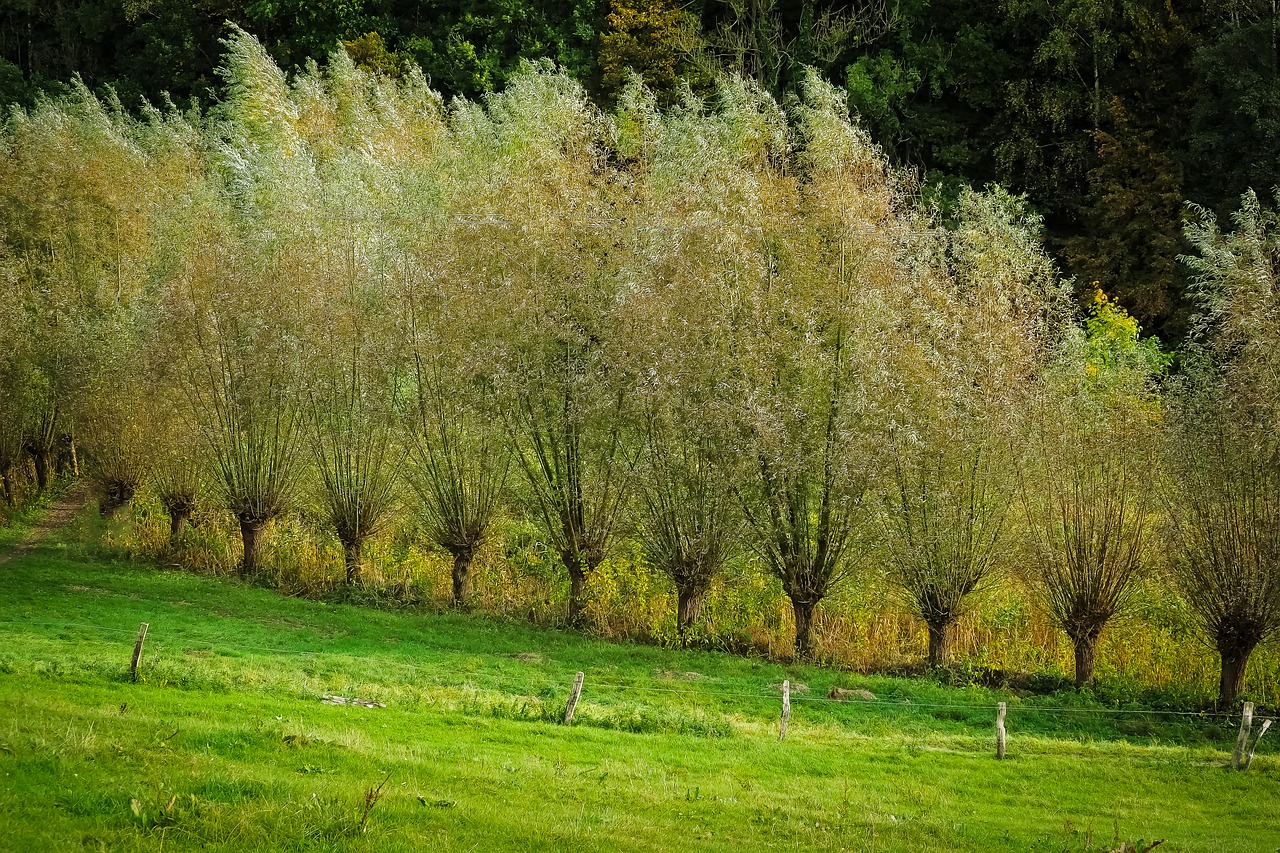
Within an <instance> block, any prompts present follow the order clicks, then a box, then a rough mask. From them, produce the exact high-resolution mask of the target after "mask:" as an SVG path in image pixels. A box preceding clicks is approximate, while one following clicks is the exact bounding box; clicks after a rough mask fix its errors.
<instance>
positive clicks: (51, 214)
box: [0, 84, 180, 489]
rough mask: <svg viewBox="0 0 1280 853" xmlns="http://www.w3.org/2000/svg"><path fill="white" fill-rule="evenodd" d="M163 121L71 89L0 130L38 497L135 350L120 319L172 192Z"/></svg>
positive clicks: (0, 263)
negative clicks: (117, 364)
mask: <svg viewBox="0 0 1280 853" xmlns="http://www.w3.org/2000/svg"><path fill="white" fill-rule="evenodd" d="M165 124H166V118H165V117H163V116H160V115H159V114H157V113H155V112H154V111H153V112H152V113H151V114H150V115H149V116H148V117H147V118H146V120H142V121H139V120H137V119H134V118H132V117H130V116H128V115H127V114H125V113H124V111H123V109H122V108H121V107H120V105H119V104H118V103H111V102H108V103H104V102H103V101H101V100H99V99H98V98H96V97H95V96H94V95H92V94H91V93H90V92H89V91H88V90H87V89H86V88H85V87H84V86H82V85H78V84H77V85H76V86H75V87H73V92H72V94H71V96H70V97H68V98H66V99H63V100H61V101H47V102H44V103H42V104H40V105H39V106H38V107H36V108H35V109H34V110H32V111H31V112H23V111H21V110H15V111H13V112H12V113H10V114H9V115H8V117H7V120H6V122H5V126H4V131H3V134H2V138H0V150H3V151H4V156H3V157H0V267H2V268H3V270H4V279H5V288H6V291H7V292H6V294H5V296H6V297H7V298H6V300H5V304H6V309H7V310H8V311H9V312H11V314H10V317H11V319H12V320H13V321H14V322H15V324H16V328H15V331H17V332H19V333H20V334H21V337H22V341H23V343H22V344H21V345H17V343H18V342H17V341H15V342H14V344H15V346H14V353H15V354H16V353H19V352H20V353H21V367H20V370H19V373H20V374H21V375H22V377H23V378H22V384H23V385H24V386H25V390H24V393H22V395H21V399H22V400H23V404H22V406H21V408H22V409H23V412H24V420H25V427H24V429H23V432H24V445H25V450H26V452H27V453H28V454H29V456H30V457H31V459H32V460H33V462H34V465H35V472H36V479H37V485H38V487H39V488H40V489H44V488H46V487H47V486H48V484H49V481H50V478H51V476H52V475H53V473H54V468H55V465H56V462H57V456H58V455H59V454H60V451H63V450H64V449H65V451H66V453H65V454H63V455H66V456H68V457H69V454H70V452H71V451H72V450H73V448H74V435H75V432H76V421H77V418H78V417H79V416H81V415H83V414H85V413H89V412H93V411H94V409H95V407H96V406H98V404H100V403H102V404H106V405H110V400H107V399H105V398H106V397H109V396H111V392H110V391H109V388H110V381H109V376H107V375H106V374H107V372H108V371H109V370H110V369H111V367H112V362H111V357H118V356H121V355H124V356H125V357H126V358H127V354H128V352H129V351H131V350H132V349H133V348H134V345H133V342H132V341H131V340H130V339H129V335H128V334H127V333H128V325H129V324H128V314H129V310H130V306H131V304H132V302H133V300H134V299H135V298H136V296H137V295H138V293H139V291H140V289H141V287H142V285H143V284H144V282H145V280H146V267H147V264H148V262H149V260H150V248H151V246H150V239H151V223H152V222H153V219H154V217H155V215H156V209H157V206H158V203H159V202H160V201H161V200H162V199H163V198H164V197H165V194H166V193H167V192H170V191H172V190H174V189H178V190H179V191H180V188H175V187H173V186H171V185H170V184H169V183H168V178H169V177H170V175H169V174H168V173H167V172H166V170H165V168H164V163H163V159H164V155H163V145H162V144H161V143H160V142H159V141H158V140H159V139H160V137H162V136H163V128H164V126H165ZM11 375H17V374H11ZM104 438H107V439H108V440H110V436H104Z"/></svg>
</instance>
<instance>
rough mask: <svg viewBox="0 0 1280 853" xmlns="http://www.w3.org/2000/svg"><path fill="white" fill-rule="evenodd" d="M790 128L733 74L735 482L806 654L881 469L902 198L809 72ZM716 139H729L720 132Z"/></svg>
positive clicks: (849, 561)
mask: <svg viewBox="0 0 1280 853" xmlns="http://www.w3.org/2000/svg"><path fill="white" fill-rule="evenodd" d="M803 94H804V98H803V102H802V104H801V105H800V106H799V107H798V108H797V115H796V119H797V125H798V128H799V132H798V137H797V138H796V139H795V140H794V147H793V141H792V140H790V139H789V138H788V136H787V133H786V130H785V127H786V125H785V122H784V121H783V118H782V115H781V113H780V111H779V110H778V109H777V107H776V106H775V105H774V104H773V102H772V100H771V99H769V98H768V96H767V95H765V94H763V93H762V92H760V91H759V90H756V89H754V88H751V87H749V86H747V85H745V84H742V83H740V82H739V83H734V84H732V86H730V87H729V88H727V90H726V94H725V95H723V96H722V99H723V100H724V102H725V112H726V115H727V119H728V120H727V121H726V122H725V125H726V131H725V132H722V133H723V137H724V138H725V140H726V142H727V143H730V144H731V145H732V147H731V148H730V149H729V150H730V152H731V153H732V154H734V155H735V157H736V158H737V163H736V166H737V168H738V170H739V171H740V172H745V173H746V174H745V175H744V177H745V178H746V179H745V180H739V181H738V182H737V186H735V187H734V189H735V190H737V191H738V193H739V195H740V196H741V197H742V198H744V199H747V200H749V203H745V204H739V210H738V212H737V215H736V216H735V217H734V218H733V220H732V221H733V223H734V225H735V228H736V230H737V231H738V233H739V234H740V235H741V236H740V237H739V239H740V240H741V241H742V244H743V251H742V252H741V253H740V259H739V260H738V261H737V262H736V263H734V264H733V265H732V266H731V267H730V271H731V275H732V276H733V277H734V279H735V283H736V287H735V290H734V295H733V297H732V299H731V300H730V305H731V307H732V310H733V311H734V314H735V323H736V329H735V331H736V337H737V342H736V344H737V359H736V365H735V367H736V370H737V372H738V382H739V383H740V384H739V385H738V386H737V387H736V388H734V389H732V390H733V393H734V394H735V395H736V396H737V399H738V415H737V418H738V423H739V424H740V428H741V430H742V434H743V436H744V442H745V443H746V446H747V447H748V448H749V452H750V456H751V465H750V468H751V470H752V472H753V473H752V475H751V476H750V478H749V479H748V480H746V481H744V483H743V484H742V486H741V487H740V495H741V496H742V498H743V506H744V508H745V511H746V516H747V519H748V522H749V526H750V528H751V531H752V534H753V535H752V540H753V542H754V545H755V548H756V550H757V551H758V553H759V554H760V556H761V558H762V559H763V561H764V563H765V565H766V566H767V567H768V568H769V570H770V571H771V572H772V573H773V574H774V575H776V576H777V577H778V578H779V580H780V581H781V583H782V588H783V591H784V592H785V593H786V594H787V596H788V598H789V599H790V601H791V605H792V612H793V614H794V617H795V629H796V653H797V655H799V656H801V657H804V656H808V655H810V654H811V653H812V651H813V637H812V630H813V617H814V611H815V608H816V607H817V605H818V604H819V603H820V602H821V601H822V600H823V599H824V598H825V597H826V596H827V595H829V594H830V593H831V592H832V591H833V590H835V589H837V588H838V587H839V586H840V585H841V584H842V583H843V582H845V581H846V580H847V579H848V578H849V577H850V573H851V570H852V567H853V565H854V560H855V557H856V556H857V553H856V552H857V550H858V547H859V545H858V539H859V532H860V530H861V527H862V525H863V520H864V516H863V497H864V495H865V493H866V491H867V488H868V486H869V484H870V483H871V482H872V481H873V479H874V477H875V476H876V475H877V473H878V471H879V470H880V466H881V464H882V463H883V459H884V457H883V454H882V453H881V452H880V448H879V445H880V442H879V441H878V438H877V436H878V435H879V434H880V432H881V431H882V430H883V425H884V419H883V415H884V412H885V409H884V394H885V393H887V392H888V391H889V388H890V383H889V381H888V380H889V377H890V376H891V374H892V370H891V369H890V365H889V359H888V358H887V357H886V350H885V348H884V346H883V339H884V336H885V335H886V334H888V332H889V328H888V327H887V323H886V321H887V320H888V318H889V317H890V316H891V315H892V310H893V309H892V306H893V305H894V304H895V302H896V299H897V297H898V296H899V288H900V283H901V282H900V279H899V274H900V272H901V268H900V267H899V265H898V264H897V261H896V256H897V245H896V240H897V236H898V235H897V234H896V227H897V225H898V224H899V220H898V217H897V213H898V210H897V204H898V199H897V198H896V194H895V191H894V188H893V185H892V182H891V179H890V177H889V174H888V170H887V168H886V164H885V161H884V159H883V157H882V155H881V154H880V153H879V151H878V150H877V149H875V148H874V147H873V146H872V145H871V143H870V141H869V139H868V138H867V136H866V134H865V133H864V132H863V131H861V130H859V129H857V128H855V127H853V126H852V125H850V123H849V120H848V115H847V111H846V109H845V105H844V100H843V97H842V96H841V95H840V94H839V93H838V92H837V91H836V90H834V89H833V88H831V87H830V86H829V85H827V84H825V83H823V82H822V81H821V80H819V79H818V78H817V76H816V75H810V76H809V78H808V79H807V81H806V83H805V86H804V91H803ZM722 144H724V143H722Z"/></svg>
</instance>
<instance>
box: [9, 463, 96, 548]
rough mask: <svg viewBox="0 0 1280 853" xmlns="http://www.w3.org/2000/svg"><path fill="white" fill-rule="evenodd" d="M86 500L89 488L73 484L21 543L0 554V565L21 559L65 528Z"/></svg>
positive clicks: (79, 483) (81, 484)
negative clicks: (14, 559) (17, 558)
mask: <svg viewBox="0 0 1280 853" xmlns="http://www.w3.org/2000/svg"><path fill="white" fill-rule="evenodd" d="M88 499H89V487H88V486H87V485H86V484H85V483H84V482H83V481H81V482H77V483H74V484H73V485H72V486H71V488H69V489H67V491H66V492H65V493H64V494H63V495H62V497H61V498H59V499H58V502H57V503H55V504H54V505H53V506H51V507H49V511H48V512H47V513H45V517H44V518H43V519H42V520H41V521H40V523H39V524H38V525H36V526H35V527H33V528H32V529H31V531H30V532H29V533H28V534H27V535H26V537H25V538H24V539H23V540H22V541H21V542H19V543H17V544H16V545H14V546H13V547H12V548H10V549H9V552H8V553H7V554H0V564H3V563H7V562H9V561H10V560H12V559H13V558H14V557H21V556H22V555H23V554H25V553H27V552H28V551H30V550H31V549H32V548H34V547H36V546H37V545H39V544H40V543H41V542H43V541H44V540H45V539H47V538H48V537H49V536H50V534H52V533H53V532H54V531H57V530H61V529H62V528H63V527H66V526H67V525H68V524H70V523H71V520H72V519H73V518H75V517H76V514H77V513H79V512H80V510H81V509H83V508H84V505H85V502H86V501H87V500H88Z"/></svg>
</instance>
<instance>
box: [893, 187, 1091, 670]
mask: <svg viewBox="0 0 1280 853" xmlns="http://www.w3.org/2000/svg"><path fill="white" fill-rule="evenodd" d="M913 236H916V238H917V239H915V240H914V241H913V243H912V244H911V245H910V251H911V255H910V256H911V258H912V262H913V264H914V266H915V269H916V271H917V277H916V284H915V291H914V293H912V294H911V295H910V297H909V298H908V300H907V301H906V303H905V304H906V305H907V306H908V307H907V308H906V311H905V312H904V314H903V315H902V320H901V322H902V327H901V328H900V330H899V334H898V337H897V340H898V341H899V342H900V343H899V346H900V361H899V364H900V365H901V385H900V387H901V392H900V394H899V396H898V399H897V405H898V406H899V408H898V411H897V412H896V413H895V421H894V424H893V427H892V428H891V430H890V433H889V440H890V443H891V446H892V451H893V459H892V463H891V471H892V474H891V476H890V477H889V478H888V483H887V484H886V485H885V486H884V487H883V490H882V503H883V514H882V516H881V521H882V525H883V530H884V533H885V541H886V545H887V568H888V576H889V579H890V581H891V582H893V583H894V584H896V585H897V586H898V587H899V589H901V590H902V592H903V593H904V596H905V598H906V601H907V603H908V605H909V606H910V607H911V608H912V609H913V610H914V611H915V612H916V614H917V615H918V616H919V617H920V618H921V619H922V620H923V621H924V623H925V625H926V626H927V628H928V632H929V664H930V665H931V666H938V665H940V664H943V663H945V662H946V661H947V659H948V657H949V655H950V644H951V633H952V628H953V627H954V625H955V624H956V622H957V620H959V619H960V617H961V616H962V615H963V614H964V612H965V608H966V605H967V603H968V601H969V600H970V596H971V595H972V594H973V593H974V592H976V591H978V590H980V589H981V588H982V587H983V585H985V584H987V583H989V582H990V581H991V580H992V579H993V577H994V576H995V575H996V574H997V573H998V572H999V571H1001V570H1002V569H1004V568H1006V566H1007V557H1006V551H1007V546H1008V544H1009V540H1010V535H1011V532H1012V523H1011V521H1012V520H1011V518H1010V508H1011V505H1012V503H1013V501H1014V499H1015V485H1016V481H1015V477H1014V471H1015V469H1016V465H1017V463H1018V460H1019V457H1020V455H1021V453H1022V452H1023V449H1022V447H1021V446H1020V442H1019V436H1020V434H1021V424H1020V418H1021V415H1022V413H1023V412H1024V411H1025V407H1026V404H1027V402H1028V400H1029V398H1030V393H1031V391H1032V379H1033V377H1035V376H1036V375H1037V374H1038V373H1039V372H1040V370H1041V369H1042V367H1043V364H1044V362H1045V361H1046V359H1047V357H1048V354H1049V353H1050V352H1051V350H1052V347H1053V344H1054V341H1055V339H1056V337H1057V335H1058V334H1059V330H1060V327H1061V323H1062V321H1063V319H1064V317H1065V304H1066V302H1065V296H1066V293H1065V289H1064V287H1063V285H1062V284H1061V283H1060V282H1059V280H1058V279H1057V277H1056V275H1055V272H1054V269H1053V265H1052V263H1051V262H1050V261H1049V259H1048V258H1047V257H1046V255H1045V254H1044V251H1043V249H1042V248H1041V246H1040V242H1039V239H1038V237H1037V231H1036V223H1035V222H1034V220H1033V219H1032V218H1031V217H1030V215H1029V214H1028V213H1027V212H1026V210H1025V206H1024V205H1023V204H1022V203H1021V202H1020V201H1019V200H1018V199H1015V198H1012V197H1009V196H1008V195H1006V194H1004V193H1003V192H1001V191H999V190H992V191H990V192H988V193H976V192H972V191H966V192H965V193H963V194H962V196H961V198H960V201H959V205H958V209H957V224H956V226H955V227H954V228H953V229H938V228H934V229H929V228H924V227H921V228H919V229H917V231H916V232H914V235H913Z"/></svg>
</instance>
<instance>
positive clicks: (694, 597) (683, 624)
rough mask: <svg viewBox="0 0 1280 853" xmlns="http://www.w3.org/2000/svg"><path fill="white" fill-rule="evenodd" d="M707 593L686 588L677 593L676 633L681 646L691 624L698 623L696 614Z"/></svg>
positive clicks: (699, 610)
mask: <svg viewBox="0 0 1280 853" xmlns="http://www.w3.org/2000/svg"><path fill="white" fill-rule="evenodd" d="M706 596H707V591H706V590H705V589H697V588H687V589H680V590H679V591H678V595H677V600H676V633H677V634H679V636H680V643H681V645H683V644H684V640H685V633H686V632H687V631H688V630H689V629H690V628H692V627H693V623H694V622H697V621H698V614H699V613H700V612H701V611H702V600H703V599H704V598H706Z"/></svg>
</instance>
